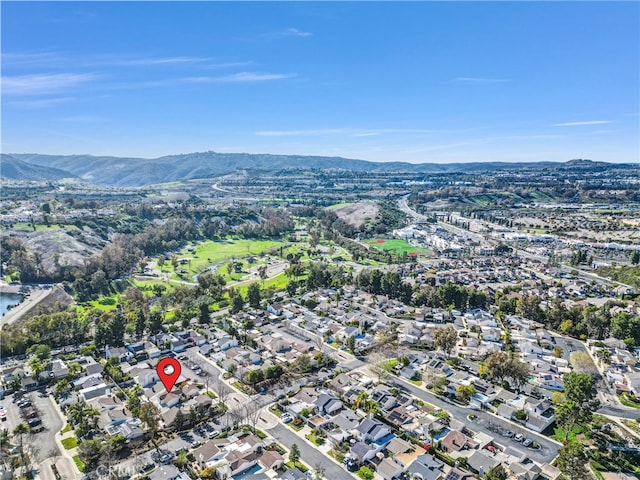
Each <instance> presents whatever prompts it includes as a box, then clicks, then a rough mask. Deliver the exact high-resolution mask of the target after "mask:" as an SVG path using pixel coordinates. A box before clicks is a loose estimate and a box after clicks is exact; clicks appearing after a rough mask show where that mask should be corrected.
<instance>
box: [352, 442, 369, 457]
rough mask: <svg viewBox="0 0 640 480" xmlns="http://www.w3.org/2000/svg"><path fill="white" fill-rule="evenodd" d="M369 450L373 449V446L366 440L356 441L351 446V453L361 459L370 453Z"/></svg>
mask: <svg viewBox="0 0 640 480" xmlns="http://www.w3.org/2000/svg"><path fill="white" fill-rule="evenodd" d="M369 450H371V447H370V446H369V445H367V444H366V443H364V442H356V443H354V444H353V446H352V447H351V453H352V454H353V455H355V456H356V457H358V458H359V459H360V460H362V459H364V457H365V456H366V455H367V453H369Z"/></svg>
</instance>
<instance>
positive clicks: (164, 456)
mask: <svg viewBox="0 0 640 480" xmlns="http://www.w3.org/2000/svg"><path fill="white" fill-rule="evenodd" d="M171 460H173V453H170V452H167V453H163V454H162V455H160V463H169V462H170V461H171Z"/></svg>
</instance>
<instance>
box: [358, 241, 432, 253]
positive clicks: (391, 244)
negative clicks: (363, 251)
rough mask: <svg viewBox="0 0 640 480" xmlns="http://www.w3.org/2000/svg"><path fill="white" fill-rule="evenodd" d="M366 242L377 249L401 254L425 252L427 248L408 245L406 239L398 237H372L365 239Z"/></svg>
mask: <svg viewBox="0 0 640 480" xmlns="http://www.w3.org/2000/svg"><path fill="white" fill-rule="evenodd" d="M366 243H367V244H368V245H370V246H372V247H373V248H377V249H378V250H385V251H388V252H391V253H395V254H396V255H402V254H403V253H405V252H406V253H408V254H409V253H411V252H417V253H419V254H426V253H428V250H427V249H426V248H420V247H414V246H413V245H410V244H409V242H407V241H406V240H402V239H399V238H393V239H373V240H367V241H366Z"/></svg>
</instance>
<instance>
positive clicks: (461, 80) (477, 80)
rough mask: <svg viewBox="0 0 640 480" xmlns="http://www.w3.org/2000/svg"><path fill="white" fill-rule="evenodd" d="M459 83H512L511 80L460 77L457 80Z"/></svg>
mask: <svg viewBox="0 0 640 480" xmlns="http://www.w3.org/2000/svg"><path fill="white" fill-rule="evenodd" d="M455 81H456V82H458V83H477V84H482V83H506V82H510V81H511V79H510V78H481V77H458V78H456V79H455Z"/></svg>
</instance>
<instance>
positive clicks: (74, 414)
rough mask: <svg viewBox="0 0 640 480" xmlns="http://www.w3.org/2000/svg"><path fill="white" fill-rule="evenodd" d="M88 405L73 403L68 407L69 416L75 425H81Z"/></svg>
mask: <svg viewBox="0 0 640 480" xmlns="http://www.w3.org/2000/svg"><path fill="white" fill-rule="evenodd" d="M86 406H87V404H86V403H85V402H78V403H72V404H71V405H69V406H68V407H67V416H68V417H69V420H71V423H73V424H74V425H77V424H79V423H80V422H81V421H82V419H83V418H84V412H85V409H86Z"/></svg>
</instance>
